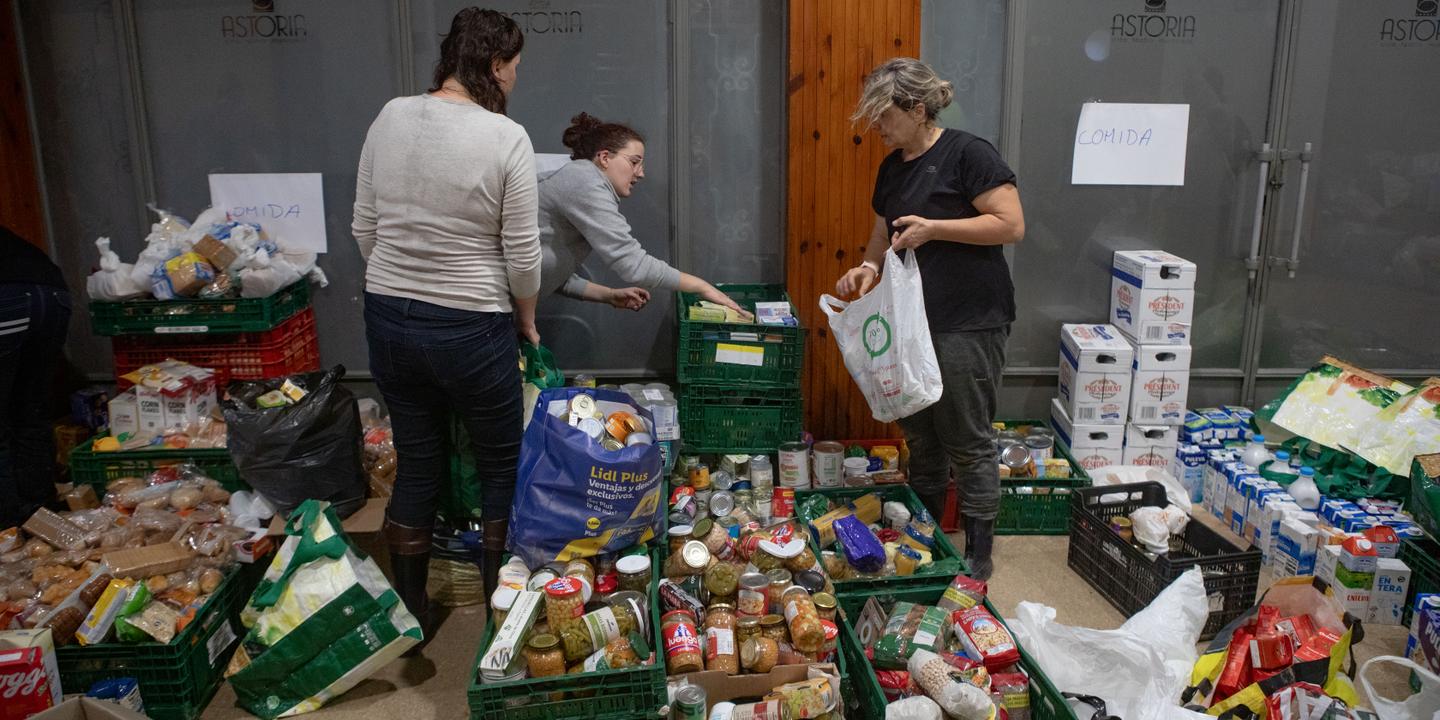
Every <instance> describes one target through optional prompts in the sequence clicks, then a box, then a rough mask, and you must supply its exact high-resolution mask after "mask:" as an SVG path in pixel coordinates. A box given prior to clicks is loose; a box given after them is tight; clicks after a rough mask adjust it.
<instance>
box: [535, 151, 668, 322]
mask: <svg viewBox="0 0 1440 720" xmlns="http://www.w3.org/2000/svg"><path fill="white" fill-rule="evenodd" d="M540 246H541V263H540V292H541V293H543V294H546V295H548V294H550V293H554V292H559V293H560V294H561V295H565V296H567V297H572V298H576V299H581V293H583V292H584V290H585V283H586V279H585V278H584V277H582V276H581V275H580V274H579V270H580V266H581V265H582V264H584V262H585V259H586V258H588V257H590V252H591V251H592V250H593V251H594V252H596V253H599V255H600V258H601V259H603V260H604V261H605V264H606V265H607V266H609V267H610V269H611V270H613V271H615V274H616V275H619V276H620V279H621V280H623V281H624V282H625V283H626V284H628V285H635V286H638V287H643V288H650V289H659V290H677V289H679V288H680V271H679V270H676V269H675V268H673V267H670V266H669V265H667V264H665V263H664V262H663V261H661V260H659V259H657V258H655V257H652V256H651V255H649V254H648V253H646V252H645V248H643V247H640V241H639V240H636V239H635V237H634V236H633V235H631V234H630V223H629V222H627V221H626V220H625V216H624V215H622V214H620V197H619V196H618V195H616V194H615V188H613V187H611V186H610V181H609V180H607V179H606V178H605V174H604V173H602V172H601V171H600V168H598V167H596V166H595V163H594V162H591V161H590V160H571V161H570V162H569V163H568V164H566V165H565V166H564V167H562V168H560V169H559V170H556V171H554V172H553V173H550V174H549V175H546V176H545V177H542V178H540Z"/></svg>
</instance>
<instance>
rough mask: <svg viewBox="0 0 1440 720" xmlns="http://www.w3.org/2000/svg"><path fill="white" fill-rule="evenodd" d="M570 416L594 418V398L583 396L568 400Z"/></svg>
mask: <svg viewBox="0 0 1440 720" xmlns="http://www.w3.org/2000/svg"><path fill="white" fill-rule="evenodd" d="M570 414H571V415H575V416H578V417H581V418H588V417H594V415H595V398H593V397H590V396H589V395H585V394H580V395H576V396H575V397H572V398H570Z"/></svg>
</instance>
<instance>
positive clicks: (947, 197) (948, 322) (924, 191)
mask: <svg viewBox="0 0 1440 720" xmlns="http://www.w3.org/2000/svg"><path fill="white" fill-rule="evenodd" d="M1014 182H1015V173H1014V172H1013V171H1011V170H1010V166H1008V165H1006V164H1005V161H1004V160H1002V159H1001V158H1000V153H999V152H998V151H997V150H996V149H995V146H994V145H991V144H990V143H988V142H986V141H985V140H984V139H982V138H978V137H976V136H974V135H971V134H970V133H967V132H962V131H960V130H951V129H946V130H944V131H943V132H942V133H941V134H940V139H939V140H936V141H935V144H934V145H933V146H931V148H930V149H929V150H926V151H925V153H924V154H923V155H921V156H920V157H917V158H915V159H914V160H911V161H909V162H906V161H904V160H902V159H901V151H900V150H896V151H895V152H893V153H890V155H889V156H888V157H886V158H885V161H884V162H882V163H880V172H879V174H878V175H877V176H876V178H875V195H874V197H873V198H872V199H871V201H870V205H871V207H873V208H874V209H875V214H877V215H879V216H880V217H883V218H885V226H886V238H887V239H888V238H889V237H891V236H892V235H893V234H894V233H895V231H896V227H895V226H894V224H893V223H894V222H895V220H897V219H899V218H902V217H904V216H906V215H917V216H919V217H923V218H926V219H929V220H955V219H960V218H969V217H975V216H977V215H979V214H980V213H979V212H978V211H977V210H976V209H975V206H974V205H971V202H972V201H973V200H974V199H975V198H976V196H978V195H980V194H982V193H984V192H985V191H987V190H991V189H993V188H996V187H999V186H1001V185H1004V184H1005V183H1014ZM902 257H903V255H902ZM915 259H916V260H917V261H919V264H920V280H921V282H922V284H923V285H924V288H925V314H926V317H927V319H928V320H929V321H930V331H931V332H959V331H961V330H988V329H992V328H998V327H1004V326H1005V325H1008V324H1010V323H1012V322H1014V321H1015V286H1014V285H1013V284H1011V282H1010V266H1009V264H1007V263H1006V262H1005V253H1004V250H1003V249H1002V248H1001V246H999V245H969V244H966V243H957V242H948V241H945V240H931V241H929V242H927V243H925V244H924V245H921V246H920V247H919V248H916V250H915Z"/></svg>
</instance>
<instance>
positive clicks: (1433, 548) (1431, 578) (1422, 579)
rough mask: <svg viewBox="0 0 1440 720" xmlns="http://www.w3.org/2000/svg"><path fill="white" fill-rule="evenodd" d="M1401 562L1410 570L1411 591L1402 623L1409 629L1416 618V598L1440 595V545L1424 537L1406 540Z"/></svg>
mask: <svg viewBox="0 0 1440 720" xmlns="http://www.w3.org/2000/svg"><path fill="white" fill-rule="evenodd" d="M1400 561H1401V562H1403V563H1405V565H1406V566H1407V567H1409V568H1410V589H1409V590H1407V591H1406V593H1405V613H1404V619H1403V621H1402V622H1404V623H1405V627H1407V628H1408V627H1410V621H1411V620H1412V619H1413V618H1414V617H1415V596H1416V595H1419V594H1421V593H1440V543H1437V542H1435V541H1434V540H1431V539H1430V538H1429V537H1428V536H1424V535H1422V536H1420V537H1417V538H1405V540H1404V541H1403V542H1401V543H1400Z"/></svg>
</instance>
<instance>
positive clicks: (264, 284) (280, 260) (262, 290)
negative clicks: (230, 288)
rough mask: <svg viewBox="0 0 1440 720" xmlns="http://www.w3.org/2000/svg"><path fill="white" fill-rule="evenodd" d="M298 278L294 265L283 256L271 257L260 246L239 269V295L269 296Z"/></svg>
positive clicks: (249, 296) (251, 296) (298, 274)
mask: <svg viewBox="0 0 1440 720" xmlns="http://www.w3.org/2000/svg"><path fill="white" fill-rule="evenodd" d="M299 279H300V273H299V272H298V271H297V270H295V266H293V265H291V264H290V263H289V262H288V261H287V260H285V258H284V257H283V256H281V257H271V256H270V253H269V252H268V251H267V250H265V248H263V247H262V248H259V249H257V250H255V254H254V256H253V257H252V258H250V260H249V262H247V263H246V265H245V269H243V270H241V271H240V297H247V298H263V297H270V296H271V295H274V294H275V293H277V292H280V290H281V289H282V288H286V287H289V286H290V285H292V284H294V283H295V281H297V280H299Z"/></svg>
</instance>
